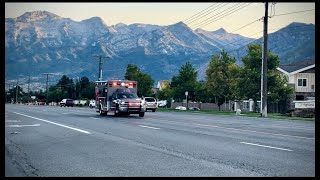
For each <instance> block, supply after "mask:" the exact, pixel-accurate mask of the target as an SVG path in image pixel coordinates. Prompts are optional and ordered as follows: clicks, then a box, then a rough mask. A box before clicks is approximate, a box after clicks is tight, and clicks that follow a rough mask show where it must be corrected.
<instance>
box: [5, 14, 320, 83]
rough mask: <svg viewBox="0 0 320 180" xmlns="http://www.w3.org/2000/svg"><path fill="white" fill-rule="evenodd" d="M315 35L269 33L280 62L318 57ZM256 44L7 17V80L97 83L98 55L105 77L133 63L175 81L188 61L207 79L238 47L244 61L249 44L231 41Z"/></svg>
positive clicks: (177, 29)
mask: <svg viewBox="0 0 320 180" xmlns="http://www.w3.org/2000/svg"><path fill="white" fill-rule="evenodd" d="M294 26H299V27H294ZM314 33H315V32H314V25H308V24H302V23H293V24H290V25H289V26H288V27H285V28H283V29H281V30H279V31H277V32H275V33H272V34H270V36H269V44H270V45H269V47H270V48H273V50H272V51H273V52H275V53H277V54H279V55H280V60H281V63H289V62H294V61H299V60H301V59H304V58H310V57H314ZM251 40H252V41H253V40H255V39H251V38H247V37H243V36H241V35H238V34H232V33H228V32H226V31H225V30H224V29H219V30H217V31H212V32H210V31H205V30H202V29H197V30H194V31H193V30H192V29H190V28H189V27H188V26H187V25H186V24H184V23H182V22H178V23H176V24H172V25H168V26H159V25H150V24H138V23H136V24H131V25H126V24H123V23H119V24H116V25H113V26H108V25H107V24H105V23H104V22H103V21H102V20H101V18H99V17H92V18H90V19H86V20H82V21H73V20H72V19H69V18H63V17H60V16H58V15H55V14H52V13H50V12H47V11H34V12H27V13H25V14H23V15H21V16H20V17H17V18H6V19H5V76H6V79H7V80H10V79H17V78H18V77H19V78H21V79H26V77H27V76H31V77H33V78H34V79H36V78H38V80H37V81H40V80H41V79H42V82H44V78H43V77H44V76H43V73H48V72H50V73H58V74H66V75H67V76H69V77H78V76H87V77H88V78H89V79H90V80H97V77H98V58H96V57H93V55H97V54H100V55H104V56H109V57H110V58H108V59H103V76H102V77H103V79H113V78H116V79H122V78H123V76H124V73H125V69H126V67H127V64H128V63H132V64H136V65H138V67H140V69H141V70H142V71H143V72H146V73H148V74H150V75H151V76H152V78H153V79H154V80H155V81H158V80H162V79H170V78H171V77H172V76H173V75H175V74H177V73H178V70H179V68H180V67H181V65H182V64H185V63H186V62H187V61H189V62H191V63H192V64H193V65H194V67H196V68H197V69H198V74H199V77H198V78H199V79H203V78H204V74H205V69H206V67H207V66H206V64H207V63H208V62H209V60H210V58H211V56H212V55H213V54H217V53H219V52H220V51H221V49H226V50H234V49H237V48H238V50H237V51H236V53H235V54H234V55H235V56H236V57H237V59H238V62H240V58H241V57H242V56H243V55H244V54H245V52H246V50H245V48H240V47H241V46H244V45H246V44H239V43H232V42H235V41H238V42H248V41H251ZM256 41H258V42H259V41H260V39H258V40H256ZM52 78H54V77H52ZM52 81H54V79H53V80H52Z"/></svg>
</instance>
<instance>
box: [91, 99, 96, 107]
mask: <svg viewBox="0 0 320 180" xmlns="http://www.w3.org/2000/svg"><path fill="white" fill-rule="evenodd" d="M89 107H90V108H94V107H96V100H90V103H89Z"/></svg>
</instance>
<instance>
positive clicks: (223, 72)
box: [206, 50, 238, 110]
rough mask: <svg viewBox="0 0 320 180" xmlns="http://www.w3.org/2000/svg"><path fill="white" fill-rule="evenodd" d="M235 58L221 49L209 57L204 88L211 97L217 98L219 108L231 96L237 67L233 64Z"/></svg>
mask: <svg viewBox="0 0 320 180" xmlns="http://www.w3.org/2000/svg"><path fill="white" fill-rule="evenodd" d="M235 62H236V60H235V58H234V57H231V56H230V55H229V54H228V53H227V52H225V51H224V50H222V51H221V52H220V55H214V56H213V57H212V58H211V61H210V63H209V67H208V69H207V70H206V80H207V81H206V89H207V91H208V94H209V96H210V97H211V99H213V97H214V99H215V101H216V100H217V102H215V103H217V104H218V106H219V110H220V105H221V104H223V103H224V102H225V100H226V98H228V99H230V98H232V97H233V94H234V92H232V90H235V88H234V86H235V84H234V83H235V78H236V74H238V69H237V68H236V65H235Z"/></svg>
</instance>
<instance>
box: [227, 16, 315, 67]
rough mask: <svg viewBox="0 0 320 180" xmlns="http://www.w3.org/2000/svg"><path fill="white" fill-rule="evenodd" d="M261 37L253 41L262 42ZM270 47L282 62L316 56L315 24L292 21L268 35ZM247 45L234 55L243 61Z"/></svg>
mask: <svg viewBox="0 0 320 180" xmlns="http://www.w3.org/2000/svg"><path fill="white" fill-rule="evenodd" d="M262 42H263V38H259V39H257V40H255V41H253V43H262ZM268 49H269V50H271V51H272V52H273V53H275V54H278V55H279V58H280V63H281V64H290V63H294V62H298V61H304V60H305V59H314V58H315V25H314V24H304V23H296V22H294V23H291V24H289V25H288V26H286V27H284V28H282V29H280V30H278V31H276V32H274V33H271V34H269V35H268ZM246 51H247V47H242V48H240V49H238V50H237V51H236V52H233V53H232V55H233V56H235V57H236V58H237V60H238V63H239V64H240V63H241V62H240V61H241V57H243V56H244V55H245V54H246Z"/></svg>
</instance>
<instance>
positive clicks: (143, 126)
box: [139, 125, 160, 129]
mask: <svg viewBox="0 0 320 180" xmlns="http://www.w3.org/2000/svg"><path fill="white" fill-rule="evenodd" d="M139 126H141V127H145V128H150V129H160V128H156V127H151V126H143V125H139Z"/></svg>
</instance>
